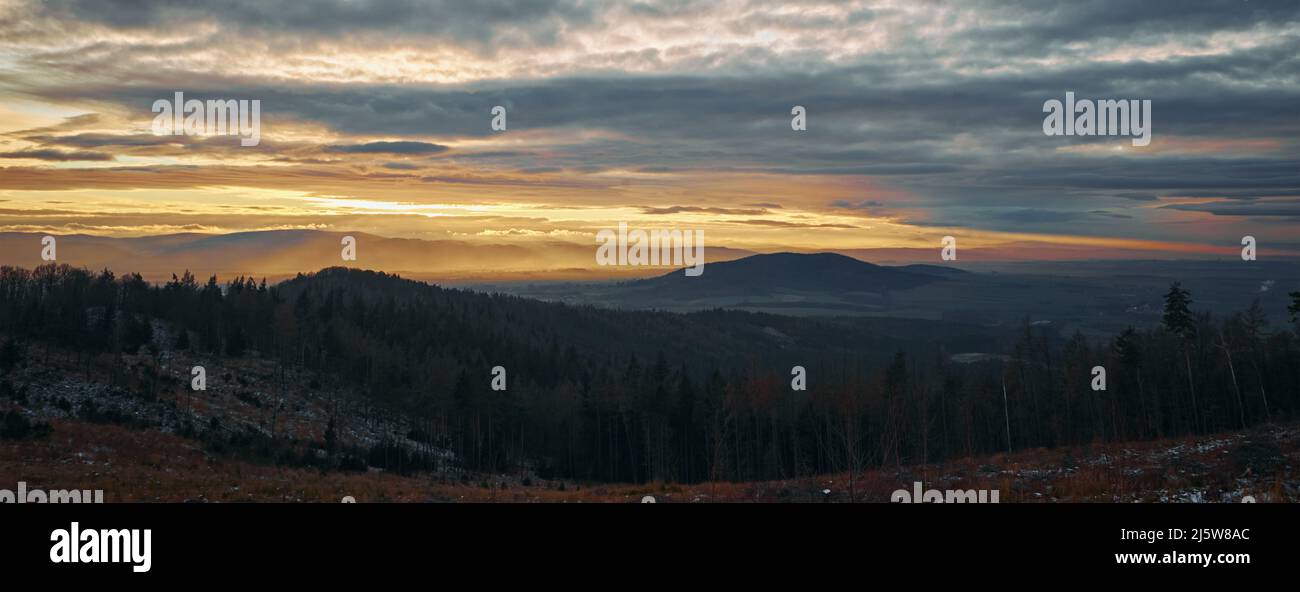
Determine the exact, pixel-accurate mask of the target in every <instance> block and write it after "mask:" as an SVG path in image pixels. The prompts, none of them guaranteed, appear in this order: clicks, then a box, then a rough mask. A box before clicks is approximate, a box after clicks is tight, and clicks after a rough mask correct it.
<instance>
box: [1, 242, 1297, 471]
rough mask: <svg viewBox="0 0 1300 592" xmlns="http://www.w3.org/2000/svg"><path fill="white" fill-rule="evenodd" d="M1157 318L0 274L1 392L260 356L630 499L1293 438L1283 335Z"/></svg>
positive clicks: (1292, 396) (1183, 303)
mask: <svg viewBox="0 0 1300 592" xmlns="http://www.w3.org/2000/svg"><path fill="white" fill-rule="evenodd" d="M1165 299H1166V311H1165V315H1164V319H1165V322H1164V324H1163V325H1162V326H1158V327H1149V328H1141V329H1134V330H1130V331H1126V332H1124V333H1123V334H1120V335H1116V336H1114V337H1113V338H1112V339H1109V340H1088V339H1085V338H1083V337H1082V336H1079V335H1075V336H1072V337H1070V338H1069V339H1068V340H1065V339H1061V338H1060V337H1059V336H1057V335H1055V333H1054V332H1053V331H1052V330H1051V329H1048V328H1044V327H1039V326H1032V325H1029V324H1025V325H1023V326H1020V327H1018V328H1006V329H1001V330H999V329H990V328H980V327H974V326H967V325H960V324H954V323H939V322H928V321H917V320H908V319H874V318H862V317H859V318H852V319H839V318H818V319H810V318H796V317H783V316H777V315H766V314H757V313H748V312H737V311H721V310H714V311H705V312H698V313H691V314H674V313H666V312H654V311H616V310H607V309H600V308H592V307H573V306H568V305H563V304H556V303H545V302H539V301H534V300H528V299H524V298H519V297H513V296H505V295H492V294H483V293H476V292H468V291H461V290H451V289H444V288H440V287H437V286H432V285H428V284H424V283H419V282H414V281H409V280H404V279H401V278H399V277H395V276H392V275H386V274H383V273H377V272H370V271H359V270H352V269H344V268H330V269H325V270H322V271H320V272H318V273H314V274H307V275H302V276H299V277H296V278H293V279H290V280H287V281H285V282H282V283H280V284H277V285H274V286H268V285H267V284H266V283H265V282H258V281H252V280H248V279H245V278H235V279H234V280H232V281H229V282H226V283H225V284H224V285H223V284H221V283H219V281H218V280H217V279H216V278H210V279H209V280H208V281H207V282H206V283H200V282H199V281H197V280H196V279H195V278H193V277H191V276H190V275H189V274H184V275H182V276H181V277H179V278H176V279H174V280H173V281H170V282H167V283H165V284H163V285H153V284H149V283H148V282H145V281H144V280H143V279H142V278H141V277H140V276H137V275H134V274H129V275H124V276H122V277H117V276H115V275H114V274H113V273H112V272H107V271H105V272H99V273H94V272H90V271H87V270H84V269H77V268H72V267H68V266H55V265H46V266H42V267H39V268H37V269H35V270H31V271H29V270H23V269H15V268H8V267H6V268H0V339H2V340H3V343H0V369H3V368H4V367H5V366H6V365H10V366H11V365H12V364H14V363H15V360H19V359H22V358H23V357H24V356H23V355H22V350H23V349H24V348H25V347H26V345H27V344H30V343H34V342H48V343H52V344H54V345H57V346H59V347H61V348H65V349H68V350H74V351H78V352H86V353H90V354H93V355H92V356H89V357H93V358H97V359H101V360H103V359H106V358H107V359H109V360H111V359H113V358H114V357H117V358H118V359H120V358H121V356H124V355H132V356H137V357H138V356H142V355H143V356H154V355H161V354H162V353H163V352H166V351H168V350H190V351H191V352H194V353H196V354H201V355H202V356H205V357H208V356H222V357H225V358H228V359H238V358H244V357H253V356H256V357H260V358H267V359H271V360H274V361H277V362H278V363H279V364H281V365H286V366H292V367H295V368H299V369H302V370H303V371H306V372H315V373H319V374H321V375H328V376H331V377H333V378H334V379H336V380H340V381H342V382H343V384H346V385H348V387H347V388H348V389H350V390H352V391H354V392H353V395H355V396H357V397H364V398H366V399H367V400H370V401H373V402H375V403H378V404H381V405H385V406H389V407H392V408H394V409H397V410H400V412H402V413H404V414H407V415H408V416H409V417H412V418H414V420H415V422H416V423H418V424H421V425H428V426H431V427H430V428H429V429H434V430H436V433H433V434H424V435H423V436H422V437H423V438H424V439H426V440H427V441H436V442H440V443H443V445H445V446H446V447H447V448H448V449H449V451H450V452H451V453H452V455H454V458H455V459H456V462H458V463H459V464H460V465H461V466H463V467H465V468H467V469H470V470H506V469H510V468H518V467H525V466H528V467H535V468H537V469H538V470H542V471H546V472H548V473H550V474H556V475H565V476H572V477H577V478H586V479H600V480H609V481H630V482H639V481H645V480H656V479H657V480H666V481H700V480H704V479H735V480H760V479H785V478H791V477H795V476H800V475H809V474H818V473H827V472H835V471H842V470H862V469H863V468H865V467H866V466H869V465H878V466H886V465H895V466H898V465H900V464H904V463H908V462H919V463H924V462H932V461H937V460H943V459H945V458H954V457H958V456H970V455H974V454H979V453H986V452H994V451H999V450H1007V449H1008V448H1010V449H1021V448H1028V447H1053V446H1062V445H1076V444H1087V443H1090V442H1097V441H1105V442H1118V441H1126V440H1133V439H1144V438H1159V437H1169V436H1176V435H1181V434H1193V433H1209V432H1214V431H1222V430H1225V429H1236V428H1240V427H1243V426H1247V425H1251V424H1255V423H1259V422H1264V421H1269V420H1278V419H1282V418H1287V417H1293V416H1295V414H1296V413H1297V410H1298V409H1300V370H1297V369H1300V345H1298V342H1297V339H1296V335H1295V332H1294V331H1293V330H1291V329H1289V328H1287V326H1286V324H1285V323H1281V322H1277V323H1273V324H1270V321H1269V320H1268V317H1269V314H1270V311H1265V310H1263V309H1260V308H1258V307H1253V308H1251V309H1250V310H1247V311H1243V312H1242V313H1240V314H1236V315H1232V316H1229V317H1227V318H1223V319H1215V318H1212V317H1211V316H1210V315H1208V314H1200V313H1197V312H1196V311H1194V310H1192V309H1190V308H1189V305H1190V304H1191V302H1193V301H1192V300H1191V297H1190V295H1189V294H1187V293H1186V292H1185V291H1183V290H1181V289H1179V288H1177V286H1174V287H1173V288H1171V290H1170V292H1169V294H1167V295H1166V298H1165ZM1278 312H1286V311H1278ZM1273 314H1274V318H1275V319H1277V318H1278V317H1279V316H1280V315H1277V314H1276V313H1273ZM958 353H964V354H973V355H966V356H957V357H953V356H952V354H958ZM25 363H39V360H34V359H30V358H29V359H28V360H27V362H25ZM495 366H501V367H503V368H504V369H505V370H506V372H507V383H508V387H507V388H506V389H505V390H504V391H496V390H492V388H491V386H490V385H491V380H492V377H493V376H492V373H491V369H492V368H493V367H495ZM794 366H803V367H804V368H805V370H806V387H807V388H806V390H804V389H797V388H793V385H792V368H793V367H794ZM1097 367H1103V368H1104V369H1105V372H1106V377H1107V381H1108V384H1107V388H1105V389H1104V390H1096V389H1094V388H1091V385H1092V384H1093V381H1094V377H1095V373H1094V370H1095V369H1096V368H1097ZM271 386H272V385H265V387H266V388H268V389H269V388H271ZM399 436H400V435H399Z"/></svg>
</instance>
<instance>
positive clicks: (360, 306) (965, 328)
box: [259, 268, 1009, 386]
mask: <svg viewBox="0 0 1300 592" xmlns="http://www.w3.org/2000/svg"><path fill="white" fill-rule="evenodd" d="M277 292H278V297H279V298H280V300H282V301H283V302H285V303H287V304H292V306H293V308H294V309H295V310H297V311H303V310H314V311H315V312H316V317H317V318H318V319H320V320H321V321H329V320H332V319H333V317H334V316H335V315H338V316H339V317H340V318H339V320H340V321H342V324H341V325H336V324H327V327H335V328H336V331H340V332H343V331H345V332H347V335H348V338H349V339H355V340H359V341H360V343H356V345H358V346H361V345H363V343H364V345H365V346H366V347H371V348H376V349H377V350H378V351H383V350H385V349H387V348H388V347H401V348H403V349H405V350H407V353H412V354H417V355H432V356H447V357H451V358H455V359H456V361H457V363H458V364H460V365H464V366H475V367H484V366H485V367H491V366H497V365H501V366H505V367H506V368H507V369H508V370H510V371H511V373H512V374H515V375H517V376H519V377H520V378H521V379H522V380H525V381H529V382H537V383H540V384H543V385H548V386H550V385H553V384H554V383H555V382H556V381H557V380H560V379H562V378H567V379H571V380H575V381H578V380H581V379H582V378H583V375H584V368H585V367H588V366H590V365H591V364H593V363H595V364H600V363H613V364H617V365H619V366H622V365H625V364H627V363H628V362H629V361H630V360H631V359H633V358H639V359H640V361H641V362H642V363H649V362H653V361H655V359H656V358H658V357H660V356H662V357H663V358H664V359H665V360H666V361H667V362H668V363H670V364H671V365H672V366H674V367H683V366H684V367H686V368H688V369H689V370H691V371H692V372H693V373H697V374H701V375H702V374H703V373H706V372H712V371H714V370H721V371H724V372H730V371H737V370H742V369H745V368H748V367H751V366H754V365H759V366H766V365H782V364H783V365H784V368H774V370H779V371H782V372H785V373H788V371H789V367H790V366H791V365H798V364H809V363H812V362H814V361H817V360H820V359H824V358H826V357H827V356H834V357H839V358H843V357H845V356H847V357H849V358H851V359H853V360H855V361H856V362H860V363H866V364H872V363H884V362H886V361H888V360H889V359H890V358H891V357H892V356H893V355H894V353H896V352H898V351H905V352H908V353H913V354H915V355H925V354H927V353H937V352H939V351H941V349H940V348H946V349H947V351H949V352H950V353H955V352H958V351H970V350H971V349H972V348H977V347H988V346H989V345H990V344H991V343H999V342H1000V343H1001V344H1002V345H1007V344H1009V337H1008V338H1007V339H1004V340H999V339H997V338H995V334H996V332H995V331H992V330H989V329H985V328H981V327H976V326H970V325H961V324H957V325H954V324H951V323H937V322H928V321H911V320H898V319H870V318H857V319H825V320H810V319H798V318H792V317H785V316H779V315H769V314H756V313H749V312H743V311H727V310H713V311H704V312H698V313H692V314H675V313H668V312H658V311H623V310H611V309H605V308H599V307H592V306H570V305H564V304H557V303H548V302H541V301H537V300H530V299H526V298H520V297H515V296H509V295H503V294H483V293H479V292H472V291H464V290H456V289H444V288H440V287H437V286H433V285H429V284H425V283H421V282H415V281H410V280H405V279H402V278H399V277H397V276H393V275H388V274H384V273H380V272H372V271H360V270H353V269H346V268H330V269H324V270H322V271H320V272H318V273H315V274H310V275H302V276H299V277H297V278H295V279H292V280H288V281H285V282H284V283H282V284H280V285H279V286H277ZM327 337H329V341H327V343H329V344H330V345H329V347H330V348H333V349H337V348H342V347H345V346H346V344H347V342H346V341H345V340H343V338H342V337H341V335H332V336H327ZM1004 337H1005V336H1004ZM270 339H272V334H267V335H263V336H260V337H259V341H260V342H262V343H269V341H268V340H270ZM952 348H956V349H952ZM386 353H392V352H386Z"/></svg>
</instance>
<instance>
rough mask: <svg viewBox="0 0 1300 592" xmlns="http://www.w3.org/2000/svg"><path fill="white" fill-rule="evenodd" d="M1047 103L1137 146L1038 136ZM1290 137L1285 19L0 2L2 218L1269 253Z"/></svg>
mask: <svg viewBox="0 0 1300 592" xmlns="http://www.w3.org/2000/svg"><path fill="white" fill-rule="evenodd" d="M175 92H183V93H185V97H186V98H194V99H200V100H209V99H211V100H228V99H234V100H240V99H247V100H253V99H256V100H259V101H260V105H261V111H260V122H261V126H260V127H261V133H260V143H259V144H258V145H256V146H241V145H240V141H239V138H238V137H236V136H230V135H217V134H209V135H194V136H184V135H179V136H178V135H157V134H155V133H154V132H153V130H152V127H151V126H152V123H153V121H154V117H155V113H154V112H153V111H152V106H153V104H154V102H155V101H157V100H159V99H163V100H171V98H172V97H173V94H174V93H175ZM1067 92H1073V93H1074V94H1075V96H1077V97H1078V98H1090V99H1125V100H1150V101H1151V103H1152V120H1151V126H1152V133H1151V138H1152V141H1151V143H1150V144H1149V145H1147V146H1134V145H1132V142H1131V141H1130V138H1128V137H1119V136H1096V137H1081V136H1047V135H1045V134H1044V133H1043V119H1044V113H1043V106H1044V102H1045V101H1049V100H1052V99H1056V100H1064V98H1065V94H1066V93H1067ZM495 106H502V107H504V108H505V109H506V113H507V116H506V129H505V130H504V131H495V130H493V129H492V127H491V122H492V119H493V115H492V109H493V107H495ZM794 106H802V107H804V109H805V110H806V113H807V117H806V124H807V129H806V130H802V131H796V130H793V129H791V119H792V115H791V109H792V108H793V107H794ZM1298 132H1300V2H1296V1H1295V0H1281V1H1271V0H1244V1H1243V0H1232V1H1226V0H1224V1H1196V0H1151V1H1144V2H1133V1H1132V0H1100V1H1095V2H1042V1H1036V0H1005V1H1004V0H999V1H989V2H983V1H979V0H963V1H954V2H945V1H925V0H907V1H887V2H816V1H806V2H805V1H786V2H761V1H733V0H722V1H700V2H695V1H690V0H664V1H646V2H616V3H607V2H589V1H565V0H520V1H514V2H505V1H480V2H472V3H471V2H458V1H451V0H448V1H445V2H438V1H431V2H417V1H415V0H395V1H390V2H377V1H365V0H317V1H312V0H305V1H301V2H292V3H278V2H277V3H272V2H256V1H251V0H227V1H222V2H210V1H202V2H200V1H180V2H135V1H132V2H128V1H125V0H123V1H113V0H82V1H58V0H49V1H45V2H26V1H16V0H0V232H6V231H7V232H40V233H55V234H73V233H81V234H91V235H102V236H109V237H139V236H146V235H158V234H170V233H182V232H198V233H209V234H221V233H232V232H241V231H250V230H276V229H315V230H326V231H332V232H359V233H367V234H371V235H375V236H381V237H391V238H418V239H430V240H444V241H463V242H466V243H474V244H514V245H524V246H527V245H545V244H553V243H554V242H556V241H560V242H570V243H575V244H582V245H592V248H593V249H594V237H595V235H596V233H597V232H598V231H599V230H600V229H602V228H616V227H617V225H618V224H619V222H626V223H628V224H629V225H630V226H632V227H640V228H664V229H700V230H703V231H704V232H705V235H706V239H707V241H708V242H707V244H708V245H709V246H710V247H712V246H723V247H729V248H733V249H745V250H753V251H779V250H801V251H808V250H837V251H843V252H853V253H855V254H859V255H862V256H863V257H864V258H871V256H872V254H879V255H881V256H889V257H902V258H909V257H910V258H927V257H931V255H933V258H936V259H937V257H938V253H939V250H940V247H941V241H942V238H943V237H944V236H953V237H956V238H957V241H958V244H959V246H960V247H961V248H966V249H972V250H974V251H979V252H982V253H984V254H985V256H986V257H988V258H1000V259H1007V260H1018V259H1041V258H1060V259H1082V258H1185V257H1227V256H1235V255H1236V254H1237V253H1238V252H1239V251H1240V249H1241V246H1240V245H1241V240H1242V237H1243V236H1247V235H1249V236H1253V237H1255V238H1256V240H1257V241H1258V244H1259V251H1260V253H1261V255H1263V254H1272V255H1287V256H1296V255H1300V133H1298ZM918 253H919V254H922V255H917V254H918ZM913 255H915V257H912V256H913Z"/></svg>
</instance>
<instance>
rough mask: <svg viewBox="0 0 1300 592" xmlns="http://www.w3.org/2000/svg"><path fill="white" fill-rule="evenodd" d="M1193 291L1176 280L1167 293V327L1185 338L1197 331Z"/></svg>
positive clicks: (1171, 331)
mask: <svg viewBox="0 0 1300 592" xmlns="http://www.w3.org/2000/svg"><path fill="white" fill-rule="evenodd" d="M1191 304H1192V293H1191V292H1188V291H1187V290H1184V289H1183V287H1182V284H1181V283H1179V282H1174V283H1173V284H1172V285H1170V286H1169V292H1168V293H1167V294H1165V316H1164V323H1165V329H1168V330H1169V332H1170V333H1175V334H1177V335H1179V336H1181V337H1183V338H1184V339H1186V338H1188V337H1190V336H1191V335H1192V333H1194V332H1196V322H1195V320H1194V319H1193V317H1192V311H1191V309H1190V307H1191Z"/></svg>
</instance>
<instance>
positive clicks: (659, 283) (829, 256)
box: [625, 253, 964, 300]
mask: <svg viewBox="0 0 1300 592" xmlns="http://www.w3.org/2000/svg"><path fill="white" fill-rule="evenodd" d="M908 267H913V266H908ZM908 267H885V266H882V265H876V264H874V263H867V262H865V261H860V260H858V259H854V258H852V257H848V256H845V255H839V254H836V253H772V254H765V255H751V256H749V257H745V258H744V259H737V260H734V261H724V262H721V263H710V264H708V265H706V266H705V267H704V273H703V274H702V275H700V276H697V277H689V276H686V275H685V274H684V273H682V272H681V271H676V272H673V273H669V274H665V275H662V276H659V277H655V278H650V279H644V280H638V281H633V282H629V283H628V284H626V288H625V294H626V295H627V296H630V297H632V298H636V297H637V296H638V295H647V296H649V295H652V294H657V293H669V292H670V293H672V294H673V295H674V297H675V298H677V299H683V300H699V299H706V298H708V299H741V300H764V299H774V300H781V299H785V300H798V299H799V297H800V295H825V294H836V295H851V294H863V295H880V294H885V293H888V292H891V291H897V290H909V289H912V288H916V287H919V286H923V285H926V284H930V283H933V282H937V281H943V279H944V277H945V274H959V273H964V272H962V271H960V270H955V269H947V268H943V267H940V266H919V267H918V268H917V269H909V268H908ZM940 270H946V271H940Z"/></svg>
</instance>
